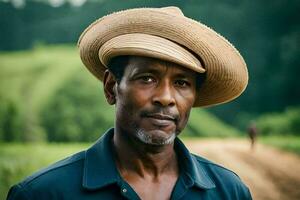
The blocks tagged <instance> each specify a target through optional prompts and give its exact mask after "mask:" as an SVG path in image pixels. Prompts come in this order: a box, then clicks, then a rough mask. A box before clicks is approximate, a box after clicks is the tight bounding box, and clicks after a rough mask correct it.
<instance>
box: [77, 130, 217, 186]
mask: <svg viewBox="0 0 300 200" xmlns="http://www.w3.org/2000/svg"><path fill="white" fill-rule="evenodd" d="M113 134H114V129H113V128H112V129H109V130H108V131H107V132H106V133H105V134H104V135H103V136H102V137H101V138H100V139H99V140H98V141H97V142H96V143H95V144H94V145H93V146H92V147H91V148H89V149H88V150H87V151H86V155H85V161H84V168H83V170H84V171H83V183H82V185H83V187H84V188H86V189H90V190H95V189H98V188H101V187H104V186H107V185H110V184H113V183H117V182H119V181H121V176H120V174H119V172H118V170H117V167H116V163H115V161H114V155H113V149H112V138H113ZM174 145H175V146H174V148H175V151H176V152H177V154H178V159H179V163H181V165H182V170H183V173H184V174H186V175H187V177H188V179H189V181H190V182H191V185H194V186H196V187H199V188H201V189H211V188H214V187H215V184H214V183H213V181H212V180H211V179H210V177H209V176H208V175H207V174H206V172H205V169H204V168H203V166H202V165H201V164H199V162H198V161H197V159H196V158H195V156H192V155H191V154H190V152H189V151H188V149H187V148H186V147H185V145H184V144H183V143H182V142H181V141H180V140H179V139H178V138H176V139H175V144H174Z"/></svg>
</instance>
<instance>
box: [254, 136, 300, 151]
mask: <svg viewBox="0 0 300 200" xmlns="http://www.w3.org/2000/svg"><path fill="white" fill-rule="evenodd" d="M259 141H260V142H261V143H263V144H266V145H271V146H274V147H276V148H279V149H282V150H285V151H290V152H293V153H297V154H298V155H300V136H291V135H290V136H289V135H288V136H262V137H259Z"/></svg>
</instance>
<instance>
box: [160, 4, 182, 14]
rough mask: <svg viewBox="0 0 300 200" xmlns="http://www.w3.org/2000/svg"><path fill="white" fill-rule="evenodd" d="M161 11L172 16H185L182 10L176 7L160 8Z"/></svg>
mask: <svg viewBox="0 0 300 200" xmlns="http://www.w3.org/2000/svg"><path fill="white" fill-rule="evenodd" d="M160 10H162V11H164V12H166V13H169V14H172V15H176V16H184V14H183V12H182V11H181V10H180V8H178V7H176V6H168V7H163V8H160Z"/></svg>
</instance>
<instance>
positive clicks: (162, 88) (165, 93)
mask: <svg viewBox="0 0 300 200" xmlns="http://www.w3.org/2000/svg"><path fill="white" fill-rule="evenodd" d="M153 104H155V105H159V106H164V107H165V106H174V105H175V98H174V92H173V90H172V88H171V84H170V83H168V81H164V82H162V83H160V84H159V85H158V86H157V87H156V89H155V94H154V96H153Z"/></svg>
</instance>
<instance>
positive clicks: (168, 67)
mask: <svg viewBox="0 0 300 200" xmlns="http://www.w3.org/2000/svg"><path fill="white" fill-rule="evenodd" d="M78 46H79V49H80V55H81V59H82V61H83V63H84V65H85V66H86V67H87V68H88V69H89V70H90V72H91V73H92V74H93V75H95V76H96V77H97V78H98V79H99V80H101V81H102V82H103V88H104V94H105V97H106V99H107V102H108V103H109V104H110V105H114V106H115V125H114V128H111V129H109V130H107V132H106V133H104V135H103V136H102V137H101V138H100V139H99V140H98V141H97V142H96V143H95V144H94V145H93V146H92V147H90V148H89V149H88V150H86V151H83V152H80V153H77V154H75V155H73V156H71V157H68V158H66V159H64V160H62V161H59V162H57V163H55V164H53V165H51V166H50V167H48V168H46V169H44V170H41V171H40V172H37V173H35V174H33V175H32V176H30V177H28V178H26V179H25V180H24V181H22V182H21V183H19V184H17V185H15V186H13V187H12V188H11V190H10V191H9V194H8V197H7V199H9V200H21V199H22V200H29V199H30V200H48V199H69V200H76V199H151V200H155V199H159V200H161V199H203V200H205V199H211V200H212V199H213V200H218V199H222V200H226V199H227V200H248V199H251V195H250V192H249V190H248V188H247V187H246V186H245V185H244V184H243V183H242V181H241V180H240V178H239V177H238V176H237V175H236V174H235V173H233V172H232V171H230V170H228V169H225V168H224V167H221V166H219V165H216V164H214V163H213V162H211V161H208V160H206V159H204V158H202V157H200V156H196V155H194V154H191V153H190V152H189V151H188V149H187V148H186V147H185V145H184V144H183V143H182V142H181V141H180V139H179V138H178V137H177V135H178V134H179V133H180V132H181V131H182V130H183V129H184V127H185V126H186V124H187V122H188V118H189V114H190V111H191V109H192V107H204V106H212V105H216V104H221V103H225V102H228V101H231V100H232V99H234V98H236V97H238V96H239V95H240V94H241V93H242V92H243V90H244V89H245V87H246V85H247V82H248V72H247V68H246V64H245V62H244V60H243V58H242V57H241V55H240V54H239V52H238V51H237V50H236V49H235V48H234V47H233V45H231V44H230V43H229V42H228V41H227V40H226V39H224V38H223V37H222V36H220V35H219V34H217V33H216V32H215V31H213V30H212V29H210V28H208V27H207V26H205V25H203V24H201V23H199V22H196V21H194V20H192V19H190V18H187V17H185V16H184V15H183V13H182V12H181V10H180V9H179V8H177V7H166V8H139V9H130V10H125V11H121V12H115V13H113V14H110V15H107V16H105V17H103V18H101V19H99V20H97V21H96V22H94V23H92V24H91V25H90V26H89V27H88V28H87V29H86V30H85V31H84V32H83V33H82V35H81V37H80V39H79V43H78ZM199 123H200V124H201V123H203V122H202V121H201V119H199ZM99 134H101V133H99ZM45 156H47V155H45Z"/></svg>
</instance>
